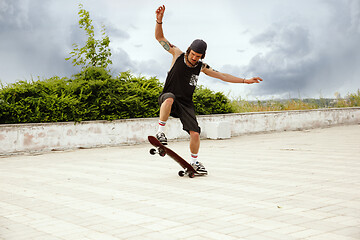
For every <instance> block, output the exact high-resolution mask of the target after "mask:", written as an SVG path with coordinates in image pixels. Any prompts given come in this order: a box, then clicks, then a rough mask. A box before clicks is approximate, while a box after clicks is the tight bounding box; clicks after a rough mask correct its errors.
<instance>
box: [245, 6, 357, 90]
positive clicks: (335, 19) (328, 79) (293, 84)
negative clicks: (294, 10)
mask: <svg viewBox="0 0 360 240" xmlns="http://www.w3.org/2000/svg"><path fill="white" fill-rule="evenodd" d="M347 3H348V4H344V1H342V2H338V1H331V2H328V10H329V12H330V13H331V18H329V20H328V21H327V22H326V23H325V24H326V28H322V29H317V31H319V32H312V31H311V30H310V29H309V28H308V27H307V26H304V25H301V24H300V23H291V22H290V23H289V22H281V23H277V24H275V25H273V26H271V27H270V28H269V29H267V30H266V31H264V32H263V33H261V34H259V35H257V36H255V37H254V38H253V39H252V40H251V43H252V44H256V45H261V46H266V47H268V48H269V49H270V51H269V52H267V53H264V54H258V55H257V56H255V57H253V58H252V60H251V61H250V64H249V65H248V66H246V68H245V69H246V70H245V72H247V73H251V74H253V75H255V74H256V75H260V76H262V77H263V78H264V79H266V81H264V82H263V83H262V84H261V86H258V87H257V88H256V89H255V91H254V94H255V95H268V96H272V95H277V96H278V95H281V96H284V95H290V96H292V97H298V95H299V94H300V95H304V96H312V95H318V96H319V95H320V94H324V95H328V96H329V95H333V94H334V93H335V92H336V91H338V90H339V87H338V86H339V82H342V81H344V80H345V79H346V80H347V81H346V85H348V86H347V87H348V88H351V85H353V89H354V90H353V92H355V91H356V90H357V89H358V88H359V86H360V80H359V77H358V76H359V74H360V70H359V67H358V66H359V65H360V48H359V47H358V45H359V42H360V30H359V29H360V25H359V23H360V14H359V9H360V7H359V6H360V3H359V1H355V0H354V1H347ZM344 82H345V81H344ZM344 84H345V83H344ZM349 85H350V86H349Z"/></svg>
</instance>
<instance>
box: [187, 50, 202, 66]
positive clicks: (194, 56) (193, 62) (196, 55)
mask: <svg viewBox="0 0 360 240" xmlns="http://www.w3.org/2000/svg"><path fill="white" fill-rule="evenodd" d="M201 57H202V54H201V53H197V52H194V51H193V50H190V53H189V56H188V61H189V62H190V64H191V65H193V66H194V65H196V64H197V62H198V61H199V60H200V59H201Z"/></svg>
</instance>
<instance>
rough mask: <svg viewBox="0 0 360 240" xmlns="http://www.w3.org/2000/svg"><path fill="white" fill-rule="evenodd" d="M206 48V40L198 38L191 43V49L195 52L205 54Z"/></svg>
mask: <svg viewBox="0 0 360 240" xmlns="http://www.w3.org/2000/svg"><path fill="white" fill-rule="evenodd" d="M206 48H207V44H206V42H204V41H203V40H201V39H196V40H194V41H193V42H192V43H191V45H190V49H191V50H193V51H194V52H197V53H200V54H203V55H204V54H205V52H206Z"/></svg>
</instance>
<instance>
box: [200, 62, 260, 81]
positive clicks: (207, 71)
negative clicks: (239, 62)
mask: <svg viewBox="0 0 360 240" xmlns="http://www.w3.org/2000/svg"><path fill="white" fill-rule="evenodd" d="M202 72H203V73H205V74H206V75H208V76H210V77H213V78H217V79H220V80H222V81H225V82H231V83H246V84H252V83H259V82H260V81H262V79H261V78H260V77H253V78H248V79H245V78H239V77H235V76H233V75H231V74H228V73H222V72H219V71H216V70H214V69H212V68H211V67H210V66H209V65H207V64H204V67H203V69H202Z"/></svg>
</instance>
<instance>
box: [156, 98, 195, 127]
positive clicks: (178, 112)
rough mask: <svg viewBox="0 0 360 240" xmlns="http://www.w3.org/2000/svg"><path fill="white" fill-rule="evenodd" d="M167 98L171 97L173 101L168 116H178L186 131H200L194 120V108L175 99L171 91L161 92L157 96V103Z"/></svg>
mask: <svg viewBox="0 0 360 240" xmlns="http://www.w3.org/2000/svg"><path fill="white" fill-rule="evenodd" d="M168 98H173V99H174V103H173V105H172V108H171V113H170V116H172V117H175V118H180V121H181V123H182V125H183V129H184V130H185V131H187V132H188V133H189V132H190V131H194V132H198V133H200V132H201V128H200V127H199V124H198V122H197V120H196V115H195V109H194V108H193V107H187V106H185V105H183V104H181V103H180V102H178V101H176V97H175V95H174V94H173V93H163V94H161V95H160V96H159V105H160V106H161V104H162V103H163V102H164V101H165V100H166V99H168Z"/></svg>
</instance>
